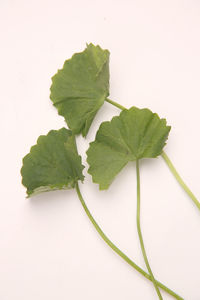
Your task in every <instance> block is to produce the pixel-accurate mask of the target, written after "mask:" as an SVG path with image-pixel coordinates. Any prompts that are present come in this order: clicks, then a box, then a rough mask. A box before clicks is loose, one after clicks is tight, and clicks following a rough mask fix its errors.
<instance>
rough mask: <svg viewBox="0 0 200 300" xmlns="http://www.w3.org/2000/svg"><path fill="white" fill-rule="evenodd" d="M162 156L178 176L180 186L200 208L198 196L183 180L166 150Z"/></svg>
mask: <svg viewBox="0 0 200 300" xmlns="http://www.w3.org/2000/svg"><path fill="white" fill-rule="evenodd" d="M162 158H163V159H164V161H165V162H166V164H167V165H168V167H169V169H170V171H171V172H172V174H173V175H174V177H175V178H176V180H177V181H178V183H179V184H180V186H181V187H182V188H183V189H184V191H185V192H186V193H187V194H188V196H189V197H190V198H191V199H192V201H193V202H194V204H195V205H196V206H197V207H198V209H199V210H200V203H199V201H198V200H197V198H196V197H195V195H194V194H193V193H192V191H191V190H190V189H189V187H188V186H187V185H186V184H185V182H184V181H183V179H182V178H181V177H180V175H179V174H178V172H177V170H176V169H175V167H174V165H173V164H172V162H171V160H170V159H169V157H168V156H167V154H166V153H165V152H164V151H163V153H162Z"/></svg>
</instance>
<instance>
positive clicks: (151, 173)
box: [0, 0, 200, 300]
mask: <svg viewBox="0 0 200 300" xmlns="http://www.w3.org/2000/svg"><path fill="white" fill-rule="evenodd" d="M0 31H1V32H0V41H1V46H0V49H1V50H0V51H1V55H0V82H1V88H0V91H1V97H0V101H1V106H0V122H1V147H0V151H1V155H0V158H1V162H0V166H1V175H0V176H1V200H0V299H1V300H55V299H56V300H66V299H70V300H79V299H84V300H93V299H95V300H102V299H105V300H108V299H109V300H112V299H115V300H122V299H125V300H132V299H136V300H140V299H141V300H151V299H152V300H154V299H157V296H156V293H155V290H154V288H153V286H152V284H151V283H150V282H148V280H146V279H144V278H143V277H142V276H141V275H140V274H139V273H137V272H136V271H135V270H133V269H132V268H131V267H130V266H128V265H127V263H125V262H124V261H123V260H122V259H120V258H119V257H118V256H117V255H116V254H115V253H113V251H112V250H111V249H110V248H109V247H108V246H107V245H106V244H105V243H104V241H103V240H102V239H101V238H100V237H99V236H98V234H97V233H96V232H95V230H94V228H93V227H92V225H91V223H90V221H89V220H88V218H87V216H86V215H85V212H84V211H83V209H82V207H81V204H80V202H79V200H78V198H77V195H76V193H75V191H73V190H71V191H58V192H52V193H45V194H42V195H39V196H36V197H34V198H32V199H28V200H27V199H25V188H24V187H23V186H22V185H21V176H20V168H21V164H22V157H23V156H24V155H26V154H27V153H28V152H29V149H30V147H31V146H32V145H33V144H35V143H36V140H37V137H38V136H39V135H41V134H47V132H48V131H49V130H51V129H59V128H61V127H63V126H66V124H65V123H64V120H63V118H62V117H60V116H58V115H57V111H56V109H55V108H54V107H53V106H52V104H51V101H50V100H49V94H50V92H49V88H50V85H51V76H53V75H54V74H55V73H56V72H57V69H58V68H61V67H62V65H63V63H64V61H65V59H68V58H70V57H71V56H72V54H73V53H74V52H79V51H83V50H84V48H85V44H86V42H87V43H90V42H93V43H94V44H99V45H101V47H102V48H107V49H109V50H110V52H111V57H110V73H111V80H110V86H111V89H110V98H111V99H113V100H115V101H118V102H120V103H121V104H122V105H124V106H126V107H130V106H133V105H134V106H138V107H140V108H143V107H148V108H150V109H151V110H152V111H153V112H157V113H158V114H159V115H160V116H161V117H165V118H167V121H168V124H170V125H171V126H172V130H171V133H170V136H169V140H168V144H167V146H166V148H165V150H166V152H167V154H168V155H169V157H170V158H171V159H172V161H173V162H174V164H175V166H176V167H177V169H178V170H179V172H180V174H181V175H182V176H183V178H184V180H185V181H186V182H187V184H188V185H189V186H190V188H191V189H192V191H193V192H194V194H196V195H197V197H200V185H199V167H200V155H199V152H200V139H199V129H200V126H199V124H200V120H199V112H200V104H199V100H200V1H198V0H196V1H195V0H188V1H184V0H182V1H181V0H180V1H178V0H168V1H163V0H162V1H160V0H152V1H148V0H146V1H145V0H142V1H141V0H132V1H128V0H123V1H122V0H120V1H119V0H118V1H117V0H116V1H114V0H113V1H109V0H101V1H95V0H93V1H89V0H84V1H76V0H73V1H64V0H57V1H47V0H46V1H45V0H35V1H30V0H29V1H25V0H24V1H23V0H18V1H17V0H1V2H0ZM116 114H119V110H118V109H117V108H115V107H112V106H111V105H110V104H108V103H105V105H104V106H103V107H102V109H101V110H100V111H99V113H98V115H97V117H96V118H95V121H94V123H93V125H92V128H91V130H90V131H89V134H88V137H87V140H84V139H83V138H82V137H79V138H78V148H79V152H80V153H81V154H82V155H83V162H84V164H85V165H86V169H85V171H84V174H85V183H84V185H81V191H82V193H83V195H84V197H85V200H86V203H87V204H88V207H89V208H90V210H91V212H92V213H93V215H94V216H95V218H96V220H97V221H98V222H99V224H100V225H101V227H102V229H103V230H104V231H105V232H106V233H107V235H108V236H109V237H110V238H111V240H112V241H113V242H115V243H116V245H118V246H119V247H120V248H121V249H122V250H123V251H124V252H125V253H126V254H127V255H128V256H130V258H132V259H133V260H134V261H135V262H136V263H137V264H139V265H140V266H141V267H143V268H144V269H145V264H144V262H143V258H142V255H141V251H140V246H139V241H138V237H137V230H136V220H135V215H136V178H135V165H134V164H133V163H132V164H130V165H128V166H127V167H126V168H125V169H124V170H123V171H122V172H121V173H120V174H119V175H118V177H117V178H116V180H115V181H114V182H113V184H112V185H111V186H110V188H109V190H107V191H103V192H102V191H101V192H100V191H99V190H98V186H97V185H96V184H93V183H92V180H91V177H90V176H89V175H87V172H86V170H87V164H86V163H85V159H86V156H85V150H86V149H87V148H88V142H90V141H92V140H93V139H94V137H95V132H96V130H97V128H98V126H99V124H100V123H101V122H102V121H103V120H110V119H111V117H112V116H113V115H116ZM141 185H142V186H141V188H142V192H141V193H142V194H141V197H142V198H141V201H142V207H141V219H142V231H143V235H144V241H145V245H146V249H147V253H148V257H149V260H150V264H151V267H152V269H153V271H154V274H155V276H156V278H158V279H159V280H160V281H162V282H163V283H165V284H166V285H168V286H169V287H170V288H172V289H174V290H175V291H176V292H177V293H179V294H180V295H181V296H183V297H184V299H187V300H199V299H200V259H199V253H200V212H199V211H198V210H197V208H196V207H195V205H194V204H193V202H192V201H191V200H190V199H189V198H188V196H187V195H186V194H185V193H184V192H183V191H182V190H181V188H180V187H179V185H178V184H177V183H176V181H175V179H174V178H173V176H172V175H171V173H170V172H169V170H168V168H167V166H166V165H165V163H164V161H163V160H162V158H158V159H154V160H147V161H144V162H143V163H142V164H141ZM163 298H164V299H165V300H168V299H172V298H171V297H170V296H168V295H167V294H166V293H164V292H163Z"/></svg>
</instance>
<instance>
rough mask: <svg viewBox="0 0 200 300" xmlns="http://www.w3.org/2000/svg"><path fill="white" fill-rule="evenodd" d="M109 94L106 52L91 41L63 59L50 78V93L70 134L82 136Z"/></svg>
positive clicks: (107, 52) (107, 55)
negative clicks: (70, 56) (80, 134)
mask: <svg viewBox="0 0 200 300" xmlns="http://www.w3.org/2000/svg"><path fill="white" fill-rule="evenodd" d="M108 95H109V51H108V50H102V49H101V48H100V47H99V46H94V45H93V44H89V45H87V48H86V49H85V50H84V51H83V52H81V53H76V54H74V55H73V56H72V58H71V59H69V60H66V61H65V63H64V66H63V68H62V69H61V70H58V72H57V74H56V75H54V76H53V77H52V85H51V95H50V98H51V100H52V101H53V104H54V106H55V107H56V108H57V110H58V113H59V114H60V115H62V116H63V117H64V118H65V121H66V123H67V124H68V127H69V128H70V129H71V130H72V131H73V133H74V134H79V133H82V135H83V136H86V135H87V133H88V130H89V128H90V125H91V123H92V121H93V119H94V117H95V115H96V113H97V111H98V110H99V109H100V107H101V106H102V105H103V103H104V100H105V99H106V98H107V97H108Z"/></svg>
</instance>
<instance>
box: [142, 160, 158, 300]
mask: <svg viewBox="0 0 200 300" xmlns="http://www.w3.org/2000/svg"><path fill="white" fill-rule="evenodd" d="M136 174H137V230H138V236H139V240H140V246H141V249H142V254H143V257H144V261H145V264H146V267H147V269H148V271H149V274H150V275H151V279H152V282H153V285H154V287H155V289H156V292H157V295H158V298H159V299H160V300H162V299H163V298H162V296H161V293H160V290H159V288H158V286H157V283H156V280H155V278H154V275H153V272H152V270H151V267H150V264H149V262H148V258H147V254H146V250H145V247H144V241H143V237H142V231H141V226H140V169H139V160H136Z"/></svg>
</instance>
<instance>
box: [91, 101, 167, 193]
mask: <svg viewBox="0 0 200 300" xmlns="http://www.w3.org/2000/svg"><path fill="white" fill-rule="evenodd" d="M170 129H171V127H169V126H166V120H165V119H160V118H159V117H158V115H157V114H155V113H152V112H151V111H150V110H149V109H138V108H136V107H132V108H130V109H129V110H124V111H122V112H121V114H120V115H119V116H117V117H114V118H113V119H112V120H111V121H110V122H103V123H102V124H101V126H100V128H99V130H98V132H97V134H96V138H95V141H94V142H92V143H90V147H89V150H88V151H87V155H88V159H87V161H88V163H89V165H90V167H89V170H88V172H89V173H90V174H91V175H92V178H93V181H94V182H95V183H98V184H99V187H100V189H101V190H104V189H107V188H108V187H109V185H110V184H111V182H112V181H113V179H114V177H115V176H116V175H117V174H118V173H119V172H120V170H121V169H122V168H123V167H124V166H125V165H126V164H127V163H128V162H129V161H135V160H138V159H141V158H150V157H152V158H153V157H157V156H158V155H160V154H161V152H162V149H163V147H164V145H165V142H166V140H167V137H168V134H169V131H170Z"/></svg>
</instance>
